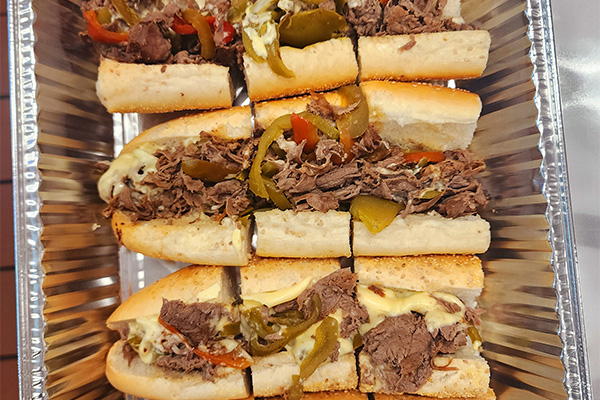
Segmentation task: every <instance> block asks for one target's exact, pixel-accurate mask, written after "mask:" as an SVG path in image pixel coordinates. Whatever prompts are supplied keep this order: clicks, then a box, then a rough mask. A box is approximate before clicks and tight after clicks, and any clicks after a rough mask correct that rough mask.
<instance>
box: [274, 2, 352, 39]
mask: <svg viewBox="0 0 600 400" xmlns="http://www.w3.org/2000/svg"><path fill="white" fill-rule="evenodd" d="M347 29H348V24H346V20H345V19H344V17H342V16H341V15H340V14H338V13H336V12H335V11H331V10H324V9H322V8H317V9H316V10H310V11H303V12H300V13H298V14H294V15H288V16H286V17H284V18H283V19H282V20H281V22H280V23H279V42H280V43H281V44H283V45H288V46H292V47H297V48H304V47H306V46H309V45H311V44H315V43H319V42H325V41H327V40H330V39H332V38H334V37H336V33H337V32H344V31H346V30H347Z"/></svg>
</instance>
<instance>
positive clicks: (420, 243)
mask: <svg viewBox="0 0 600 400" xmlns="http://www.w3.org/2000/svg"><path fill="white" fill-rule="evenodd" d="M361 89H362V90H361ZM480 110H481V103H480V101H479V98H478V97H477V96H476V95H474V94H472V93H468V92H465V91H461V90H453V89H448V88H442V87H436V86H430V85H423V84H409V83H390V82H366V83H363V84H361V88H359V87H356V86H347V87H343V88H341V89H339V90H337V91H335V92H331V93H327V94H326V95H314V96H312V97H304V98H295V99H288V100H280V101H272V102H266V103H259V104H257V105H256V106H255V112H256V118H255V122H256V127H257V129H258V130H259V131H263V130H264V131H263V133H262V136H261V139H260V143H259V145H258V150H257V155H256V157H255V159H254V161H253V165H252V169H251V171H250V176H249V184H250V189H251V190H252V191H253V192H254V193H255V194H256V195H257V196H259V197H262V198H266V199H270V201H271V202H272V204H273V207H274V209H273V210H270V211H261V212H257V213H255V219H256V227H257V249H256V253H257V254H258V255H260V256H268V257H332V256H348V255H349V254H350V252H351V251H350V243H349V241H348V238H349V237H350V236H351V235H350V218H351V216H352V219H353V224H354V230H353V237H354V238H353V247H354V248H353V254H354V255H417V254H432V253H436V254H440V253H441V254H443V253H469V254H471V253H481V252H484V251H485V250H487V247H488V246H489V241H490V234H489V224H488V223H487V222H486V221H484V220H482V219H481V218H480V217H479V216H477V215H476V213H477V210H478V208H480V207H483V206H485V204H486V203H487V199H486V197H485V195H484V193H483V191H482V189H481V185H480V184H479V182H478V181H477V180H476V179H475V178H474V176H475V175H476V174H478V173H480V172H482V171H483V170H484V169H485V164H484V163H483V161H482V160H481V159H478V158H476V157H475V156H474V155H473V154H471V153H470V152H468V151H466V150H464V149H465V148H466V147H467V146H468V145H469V143H470V141H471V138H472V136H473V132H474V130H475V126H476V121H477V118H478V116H479V112H480ZM265 127H266V129H264V128H265Z"/></svg>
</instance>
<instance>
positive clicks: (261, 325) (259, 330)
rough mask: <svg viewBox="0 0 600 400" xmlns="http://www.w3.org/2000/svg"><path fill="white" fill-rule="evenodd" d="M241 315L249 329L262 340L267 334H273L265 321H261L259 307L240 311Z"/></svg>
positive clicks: (271, 328)
mask: <svg viewBox="0 0 600 400" xmlns="http://www.w3.org/2000/svg"><path fill="white" fill-rule="evenodd" d="M242 315H243V316H244V320H245V321H246V323H247V324H248V326H249V327H250V329H252V331H253V332H255V333H256V334H257V335H258V336H259V337H261V338H264V337H265V336H267V335H268V334H270V333H273V332H274V330H273V327H272V326H269V325H267V323H266V322H265V320H263V317H262V314H261V312H260V308H259V307H253V308H251V309H249V310H244V311H242Z"/></svg>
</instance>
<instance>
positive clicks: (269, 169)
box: [261, 161, 279, 178]
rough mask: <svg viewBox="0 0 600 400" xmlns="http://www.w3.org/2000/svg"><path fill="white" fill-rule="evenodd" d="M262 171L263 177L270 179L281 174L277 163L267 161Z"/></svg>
mask: <svg viewBox="0 0 600 400" xmlns="http://www.w3.org/2000/svg"><path fill="white" fill-rule="evenodd" d="M261 171H262V173H263V175H265V176H268V177H269V178H272V177H273V176H274V175H275V174H277V173H278V172H279V168H278V167H277V165H276V164H275V163H273V162H270V161H267V162H266V163H264V164H263V165H262V167H261Z"/></svg>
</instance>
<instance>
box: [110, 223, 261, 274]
mask: <svg viewBox="0 0 600 400" xmlns="http://www.w3.org/2000/svg"><path fill="white" fill-rule="evenodd" d="M112 227H113V231H114V232H115V236H116V237H117V239H118V240H119V242H120V243H121V244H122V245H123V246H125V247H127V248H128V249H129V250H132V251H135V252H138V253H142V254H144V255H147V256H150V257H154V258H161V259H165V260H172V261H182V262H186V263H191V264H215V265H246V264H247V263H248V259H249V257H250V253H251V239H252V238H251V234H250V224H248V223H246V224H243V223H242V222H241V221H234V220H232V219H231V218H229V217H225V218H223V219H222V220H221V221H215V220H214V219H212V218H210V217H208V216H207V215H205V214H201V213H194V214H188V215H185V216H183V217H179V218H172V219H160V218H159V219H152V220H149V221H135V222H134V221H133V220H132V219H131V218H130V216H129V214H128V213H125V212H121V211H117V212H115V213H114V214H113V217H112Z"/></svg>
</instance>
